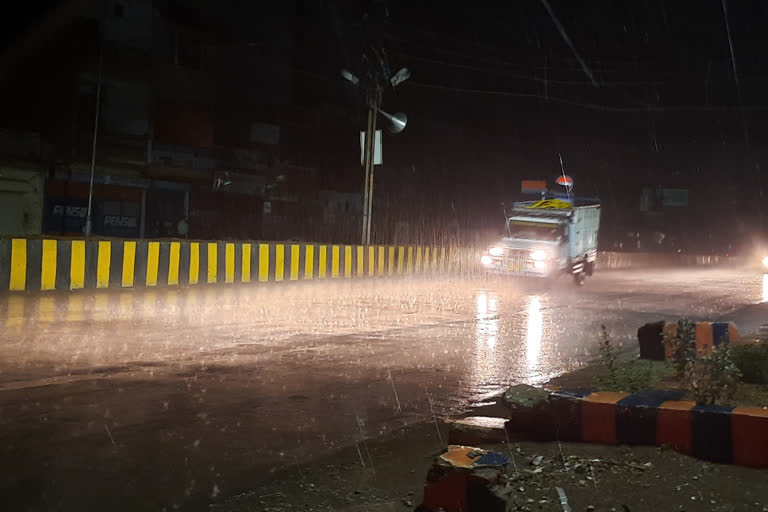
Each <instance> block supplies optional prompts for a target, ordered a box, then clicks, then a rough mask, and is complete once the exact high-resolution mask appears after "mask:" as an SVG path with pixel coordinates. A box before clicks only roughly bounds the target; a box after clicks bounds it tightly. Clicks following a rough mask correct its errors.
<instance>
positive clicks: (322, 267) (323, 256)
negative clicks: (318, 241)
mask: <svg viewBox="0 0 768 512" xmlns="http://www.w3.org/2000/svg"><path fill="white" fill-rule="evenodd" d="M327 268H328V248H327V247H326V246H324V245H321V246H320V261H319V262H318V266H317V277H318V278H319V279H325V271H326V269H327Z"/></svg>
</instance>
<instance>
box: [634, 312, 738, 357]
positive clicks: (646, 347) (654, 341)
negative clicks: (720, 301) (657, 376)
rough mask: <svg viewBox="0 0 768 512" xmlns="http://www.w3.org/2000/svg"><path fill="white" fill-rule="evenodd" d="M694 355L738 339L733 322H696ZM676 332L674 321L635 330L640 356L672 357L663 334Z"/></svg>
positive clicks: (701, 355) (700, 355) (656, 323)
mask: <svg viewBox="0 0 768 512" xmlns="http://www.w3.org/2000/svg"><path fill="white" fill-rule="evenodd" d="M695 325H696V355H697V356H698V357H704V356H708V355H710V354H712V350H713V348H715V347H717V346H719V345H726V344H729V343H731V342H735V341H738V340H739V339H740V335H739V330H738V329H737V328H736V325H735V324H734V323H733V322H696V323H695ZM676 333H677V324H676V323H675V322H664V321H660V322H653V323H648V324H645V325H643V326H642V327H640V328H639V329H638V330H637V340H638V343H639V345H640V358H641V359H650V360H653V361H666V360H669V359H671V358H672V348H671V347H668V346H666V345H665V344H664V336H665V334H666V335H669V336H674V335H675V334H676Z"/></svg>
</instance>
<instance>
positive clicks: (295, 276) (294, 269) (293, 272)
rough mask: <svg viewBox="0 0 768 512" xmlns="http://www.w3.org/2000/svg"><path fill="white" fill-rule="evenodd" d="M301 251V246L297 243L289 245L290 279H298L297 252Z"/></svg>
mask: <svg viewBox="0 0 768 512" xmlns="http://www.w3.org/2000/svg"><path fill="white" fill-rule="evenodd" d="M300 252H301V246H300V245H297V244H293V245H291V281H296V280H298V279H299V254H300Z"/></svg>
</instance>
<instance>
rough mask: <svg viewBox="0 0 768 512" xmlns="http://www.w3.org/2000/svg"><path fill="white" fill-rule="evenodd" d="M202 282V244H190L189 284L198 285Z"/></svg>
mask: <svg viewBox="0 0 768 512" xmlns="http://www.w3.org/2000/svg"><path fill="white" fill-rule="evenodd" d="M199 280H200V243H199V242H192V243H191V244H189V284H197V283H198V281H199Z"/></svg>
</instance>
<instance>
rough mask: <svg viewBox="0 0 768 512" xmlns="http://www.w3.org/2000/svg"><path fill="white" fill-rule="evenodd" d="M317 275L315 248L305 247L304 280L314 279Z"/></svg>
mask: <svg viewBox="0 0 768 512" xmlns="http://www.w3.org/2000/svg"><path fill="white" fill-rule="evenodd" d="M314 274H315V246H314V245H305V246H304V279H312V278H313V277H314Z"/></svg>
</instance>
